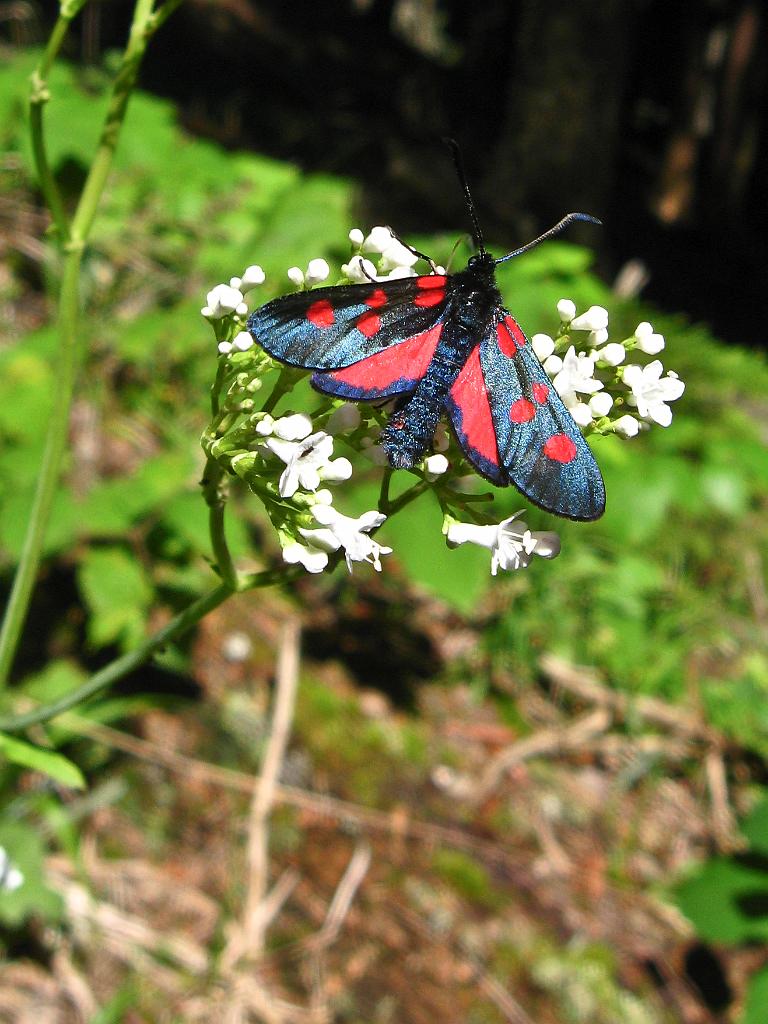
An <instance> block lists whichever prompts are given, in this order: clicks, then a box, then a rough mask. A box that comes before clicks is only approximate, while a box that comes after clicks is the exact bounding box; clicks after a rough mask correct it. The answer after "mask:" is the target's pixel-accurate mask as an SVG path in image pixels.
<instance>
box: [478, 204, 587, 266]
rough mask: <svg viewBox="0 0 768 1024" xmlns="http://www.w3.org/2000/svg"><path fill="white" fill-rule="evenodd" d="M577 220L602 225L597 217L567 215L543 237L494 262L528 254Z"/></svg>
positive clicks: (502, 261) (579, 214) (577, 214)
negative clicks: (530, 250)
mask: <svg viewBox="0 0 768 1024" xmlns="http://www.w3.org/2000/svg"><path fill="white" fill-rule="evenodd" d="M575 220H584V221H586V222H587V223H588V224H602V223H603V222H602V221H601V220H598V219H597V217H593V216H592V215H591V214H589V213H566V215H565V216H564V217H563V219H562V220H559V221H558V222H557V224H555V226H554V227H551V228H550V229H549V231H545V232H544V234H543V235H539V237H538V238H534V240H533V241H532V242H527V243H526V244H525V245H521V246H520V248H519V249H513V250H512V252H508V253H507V255H506V256H501V257H499V259H497V260H494V261H493V262H494V263H497V264H498V263H504V262H505V261H506V260H511V259H512V257H513V256H519V255H520V253H522V252H528V250H529V249H535V247H536V246H537V245H540V244H541V243H542V242H546V240H547V239H548V238H552V237H553V236H554V235H559V234H560V232H561V231H562V230H563V229H564V228H567V227H568V225H569V224H572V223H573V222H574V221H575Z"/></svg>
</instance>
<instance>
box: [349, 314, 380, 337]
mask: <svg viewBox="0 0 768 1024" xmlns="http://www.w3.org/2000/svg"><path fill="white" fill-rule="evenodd" d="M355 326H356V327H357V329H358V331H360V333H361V334H364V335H365V336H366V338H372V337H373V336H374V334H377V333H378V332H379V331H380V330H381V319H380V318H379V316H378V314H376V313H374V312H373V310H371V312H370V313H363V315H362V316H360V317H358V320H357V323H356V325H355Z"/></svg>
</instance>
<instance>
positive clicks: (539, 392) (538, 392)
mask: <svg viewBox="0 0 768 1024" xmlns="http://www.w3.org/2000/svg"><path fill="white" fill-rule="evenodd" d="M532 391H533V397H534V399H535V400H536V401H537V402H538V403H539V405H542V404H543V403H544V402H546V400H547V396H548V395H549V388H548V387H547V385H546V384H534V385H533V388H532Z"/></svg>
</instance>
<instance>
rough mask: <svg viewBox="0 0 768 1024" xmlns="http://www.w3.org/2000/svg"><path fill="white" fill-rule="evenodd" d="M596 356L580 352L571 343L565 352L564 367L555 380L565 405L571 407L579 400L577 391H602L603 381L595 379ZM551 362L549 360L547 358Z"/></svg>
mask: <svg viewBox="0 0 768 1024" xmlns="http://www.w3.org/2000/svg"><path fill="white" fill-rule="evenodd" d="M594 360H595V356H594V353H592V352H590V353H589V354H587V353H586V352H579V354H578V355H577V354H576V349H575V348H574V347H573V345H571V347H570V348H569V349H568V351H567V352H566V353H565V358H564V359H563V368H562V369H561V370H560V372H559V373H558V374H557V375H556V377H555V379H554V380H553V382H552V383H553V384H554V386H555V391H557V393H558V394H559V395H560V397H561V398H562V400H563V402H564V403H565V405H566V406H567V407H568V408H569V409H570V408H572V407H573V406H574V405H576V403H577V402H578V398H577V397H576V393H577V392H579V393H580V394H584V395H593V394H594V393H595V392H596V391H602V388H603V383H602V381H599V380H595V378H594V377H593V374H594V372H595V361H594ZM547 362H549V360H547Z"/></svg>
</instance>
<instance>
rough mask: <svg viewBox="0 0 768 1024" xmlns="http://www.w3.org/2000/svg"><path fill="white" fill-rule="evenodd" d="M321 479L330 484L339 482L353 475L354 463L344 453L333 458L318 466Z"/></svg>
mask: <svg viewBox="0 0 768 1024" xmlns="http://www.w3.org/2000/svg"><path fill="white" fill-rule="evenodd" d="M317 471H318V473H319V474H320V479H321V480H325V481H326V482H327V483H329V484H339V483H341V482H342V481H344V480H349V478H350V477H351V476H352V463H351V462H350V461H349V459H345V458H344V456H343V455H342V456H341V458H339V459H331V460H330V461H329V462H326V464H325V465H324V466H320V467H319V468H318V470H317Z"/></svg>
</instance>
